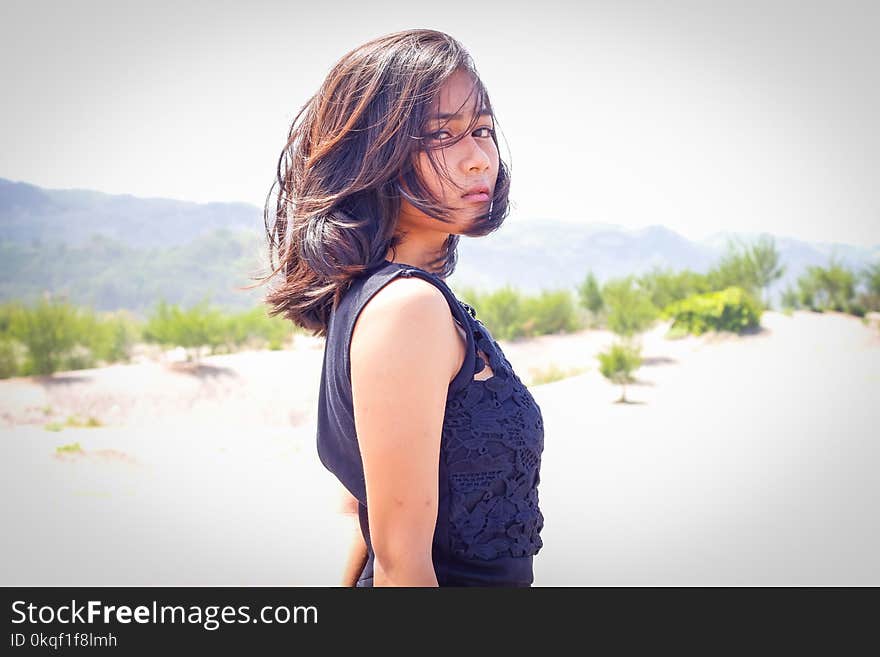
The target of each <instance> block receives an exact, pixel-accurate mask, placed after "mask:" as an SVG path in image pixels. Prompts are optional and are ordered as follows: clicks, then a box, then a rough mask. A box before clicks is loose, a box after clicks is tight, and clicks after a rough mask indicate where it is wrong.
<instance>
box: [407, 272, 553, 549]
mask: <svg viewBox="0 0 880 657" xmlns="http://www.w3.org/2000/svg"><path fill="white" fill-rule="evenodd" d="M404 275H407V272H404ZM409 275H412V273H410V274H409ZM429 275H430V274H429ZM459 303H460V304H461V305H462V307H463V308H464V309H465V310H466V311H467V315H466V316H467V317H468V319H469V322H470V327H469V328H470V330H471V331H472V332H473V336H474V345H475V349H476V351H477V354H476V358H475V366H474V372H473V374H474V375H476V374H478V373H480V372H481V371H482V370H483V369H484V368H485V366H486V362H485V358H488V365H489V368H490V369H491V370H492V372H493V375H492V376H491V377H489V378H486V379H476V378H473V377H472V378H471V381H470V382H469V384H468V385H467V386H465V387H464V388H463V389H461V390H460V391H458V392H457V393H455V394H453V395H451V396H450V397H449V398H448V399H447V402H446V414H445V418H444V421H443V438H442V442H441V457H442V458H444V459H445V463H446V467H447V475H448V478H449V486H450V501H449V525H450V527H449V535H450V539H451V548H452V551H453V553H454V554H455V555H457V556H460V557H465V558H477V559H495V558H497V557H498V556H501V555H507V556H511V557H523V556H528V555H534V554H537V552H538V551H539V550H540V548H541V547H542V545H543V543H542V541H541V536H540V532H541V529H542V528H543V526H544V517H543V515H542V514H541V510H540V508H539V505H538V488H537V487H538V483H539V482H540V466H541V454H542V452H543V450H544V422H543V418H542V416H541V410H540V408H539V407H538V405H537V403H536V402H535V400H534V398H533V397H532V395H531V393H529V391H528V388H526V386H525V385H524V384H523V382H522V381H521V380H520V378H519V376H517V374H516V373H515V372H514V370H513V367H512V366H511V364H510V361H508V360H507V358H506V356H505V355H504V352H503V351H502V349H501V347H500V346H499V345H498V342H497V341H496V340H495V339H494V338H493V337H492V334H491V332H490V331H489V329H488V328H486V326H485V325H484V324H483V323H482V322H481V321H480V320H479V319H477V313H476V310H475V309H474V308H473V307H471V306H470V305H468V304H466V303H464V302H463V301H459ZM484 357H485V358H484Z"/></svg>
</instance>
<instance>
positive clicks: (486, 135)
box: [428, 126, 495, 141]
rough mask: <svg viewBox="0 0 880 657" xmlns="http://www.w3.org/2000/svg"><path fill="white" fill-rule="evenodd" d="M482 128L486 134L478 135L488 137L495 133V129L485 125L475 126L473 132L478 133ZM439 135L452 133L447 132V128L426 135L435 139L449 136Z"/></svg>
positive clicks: (440, 139)
mask: <svg viewBox="0 0 880 657" xmlns="http://www.w3.org/2000/svg"><path fill="white" fill-rule="evenodd" d="M483 130H485V131H486V134H483V135H479V136H480V137H483V138H489V137H492V135H494V134H495V131H494V130H493V129H492V128H489V127H485V126H484V127H482V128H477V129H476V130H474V132H475V133H478V132H480V131H483ZM440 135H450V136H452V133H451V132H449V131H448V130H438V131H437V132H433V133H431V134H430V135H428V136H429V137H430V138H431V139H436V140H437V141H443V140H444V139H448V138H449V137H441V136H440Z"/></svg>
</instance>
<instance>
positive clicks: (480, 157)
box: [462, 135, 494, 172]
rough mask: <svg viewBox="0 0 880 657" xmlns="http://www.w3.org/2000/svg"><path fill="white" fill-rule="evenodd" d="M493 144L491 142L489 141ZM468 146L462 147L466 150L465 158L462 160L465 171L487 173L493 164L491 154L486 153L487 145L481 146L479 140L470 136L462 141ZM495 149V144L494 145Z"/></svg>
mask: <svg viewBox="0 0 880 657" xmlns="http://www.w3.org/2000/svg"><path fill="white" fill-rule="evenodd" d="M489 141H490V142H491V140H489ZM462 143H463V144H466V146H462V148H463V149H464V153H465V154H464V157H463V159H462V168H463V169H464V170H465V171H468V172H470V171H473V170H474V169H476V170H477V171H485V170H486V169H488V168H489V167H490V166H491V164H492V158H490V157H489V153H488V152H487V151H486V149H487V148H488V146H487V145H483V144H480V142H479V140H478V139H476V138H475V137H473V136H472V135H471V136H468V137H465V139H464V140H463V141H462ZM492 146H493V147H494V144H492Z"/></svg>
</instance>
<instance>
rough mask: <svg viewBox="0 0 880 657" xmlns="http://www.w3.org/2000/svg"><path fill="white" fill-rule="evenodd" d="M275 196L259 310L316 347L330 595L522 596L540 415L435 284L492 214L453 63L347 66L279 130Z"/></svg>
mask: <svg viewBox="0 0 880 657" xmlns="http://www.w3.org/2000/svg"><path fill="white" fill-rule="evenodd" d="M277 184H278V185H279V192H278V200H277V203H276V205H275V207H274V208H272V209H271V210H270V209H269V208H270V204H269V203H268V201H267V209H266V228H267V234H268V237H269V240H270V253H274V252H275V251H277V254H278V260H279V264H278V266H277V268H275V270H274V271H273V274H272V275H274V274H275V273H277V272H283V280H282V282H281V284H280V285H279V286H278V287H277V288H276V289H274V290H272V291H271V292H270V293H269V294H268V295H267V297H266V301H267V303H268V304H270V306H271V310H270V313H271V314H272V315H284V316H285V317H287V318H289V319H291V320H292V321H293V322H295V323H296V324H298V325H300V326H303V327H305V328H307V329H309V330H311V331H313V332H314V333H315V334H316V335H321V336H324V337H326V342H325V351H324V363H323V368H322V374H321V384H320V393H319V402H318V424H317V447H318V454H319V457H320V459H321V461H322V463H323V464H324V465H325V466H326V467H327V468H328V469H329V470H330V471H331V472H333V473H334V474H335V475H336V477H338V478H339V480H340V482H341V483H342V485H343V487H344V489H345V491H346V493H345V494H346V495H347V497H348V499H349V500H350V512H351V513H352V514H356V515H357V517H358V521H359V522H358V525H359V526H358V528H357V532H356V535H355V537H354V540H353V543H352V546H351V548H350V551H349V557H348V560H347V563H346V566H345V569H344V573H343V584H344V585H346V586H359V587H363V586H366V587H369V586H530V585H531V583H532V582H533V573H532V557H533V556H534V555H535V554H537V552H538V551H539V549H540V548H541V546H542V542H541V538H540V530H541V528H542V527H543V516H542V515H541V511H540V509H539V507H538V495H537V485H538V482H539V469H540V458H541V453H542V451H543V422H542V418H541V412H540V409H539V408H538V406H537V404H536V403H535V401H534V399H533V398H532V396H531V395H530V394H529V392H528V390H527V389H526V388H525V386H524V385H523V384H522V382H521V381H520V379H519V378H518V377H517V376H516V374H515V373H514V372H513V369H512V368H511V365H510V363H509V362H508V361H507V359H506V358H505V357H504V354H503V352H502V351H501V349H500V347H499V346H498V344H497V342H495V340H494V339H493V338H492V335H491V333H490V331H489V330H488V329H487V328H486V327H485V326H484V325H483V324H482V323H481V322H480V321H479V320H478V319H476V312H475V311H474V309H472V308H471V307H470V306H467V305H466V304H463V303H462V302H460V301H459V300H458V299H457V298H456V297H455V295H454V294H453V292H452V290H451V289H450V288H449V287H448V286H447V285H446V283H445V280H444V279H445V278H446V277H447V276H448V275H449V274H450V273H451V272H452V271H453V270H454V267H455V261H456V249H457V245H458V240H459V236H460V235H470V236H480V235H486V234H488V233H490V232H492V231H494V230H496V229H497V228H499V227H500V225H501V224H502V222H503V220H504V218H505V216H506V215H507V212H508V204H507V195H508V189H509V174H508V169H507V167H506V166H505V164H504V163H503V162H502V161H501V160H500V157H499V153H498V141H497V137H496V134H495V126H494V115H493V112H492V106H491V103H490V102H489V97H488V94H487V93H486V89H485V87H484V86H483V84H482V82H481V81H480V79H479V76H478V75H477V73H476V70H475V68H474V65H473V62H472V61H471V58H470V57H469V55H468V54H467V52H466V51H465V50H464V48H463V47H462V46H461V45H460V44H459V43H458V42H457V41H455V40H454V39H453V38H451V37H450V36H448V35H446V34H444V33H442V32H437V31H433V30H408V31H404V32H396V33H394V34H389V35H386V36H384V37H381V38H377V39H374V40H372V41H370V42H368V43H366V44H364V45H362V46H360V47H359V48H356V49H355V50H353V51H351V52H349V53H348V54H347V55H345V56H344V57H343V58H342V59H341V60H340V61H339V62H338V63H337V64H336V65H335V66H334V68H333V69H332V70H331V71H330V73H329V75H328V76H327V78H326V80H325V81H324V83H323V85H322V86H321V88H320V90H319V91H318V92H317V93H316V94H315V95H314V96H313V97H312V98H311V99H310V100H309V102H308V103H306V105H305V106H304V107H303V108H302V109H301V110H300V112H299V114H298V115H297V116H296V118H295V119H294V121H293V125H292V126H291V130H290V134H289V138H288V142H287V146H286V147H285V149H284V152H283V153H282V156H281V159H280V161H279V165H278V178H277ZM273 189H274V185H273ZM270 194H271V193H270ZM273 261H274V259H273ZM273 266H274V265H273Z"/></svg>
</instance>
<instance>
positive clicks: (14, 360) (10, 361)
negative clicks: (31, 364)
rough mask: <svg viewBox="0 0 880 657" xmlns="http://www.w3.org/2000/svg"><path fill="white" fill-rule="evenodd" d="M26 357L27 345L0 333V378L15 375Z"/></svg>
mask: <svg viewBox="0 0 880 657" xmlns="http://www.w3.org/2000/svg"><path fill="white" fill-rule="evenodd" d="M25 358H27V347H25V346H24V345H23V344H22V343H21V342H19V341H18V340H13V339H12V338H11V337H8V336H4V335H0V379H8V378H9V377H12V376H16V375H18V374H19V372H20V371H21V367H22V365H23V364H24V360H25Z"/></svg>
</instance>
